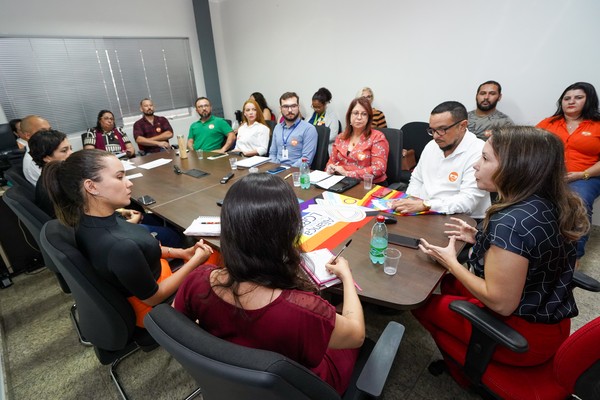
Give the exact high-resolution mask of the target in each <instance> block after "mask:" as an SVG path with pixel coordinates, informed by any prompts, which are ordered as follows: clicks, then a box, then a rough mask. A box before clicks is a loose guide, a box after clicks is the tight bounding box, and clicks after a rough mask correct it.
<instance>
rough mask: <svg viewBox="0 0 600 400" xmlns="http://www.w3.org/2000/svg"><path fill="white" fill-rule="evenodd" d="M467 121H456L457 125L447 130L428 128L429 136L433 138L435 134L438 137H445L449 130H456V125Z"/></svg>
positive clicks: (454, 124)
mask: <svg viewBox="0 0 600 400" xmlns="http://www.w3.org/2000/svg"><path fill="white" fill-rule="evenodd" d="M463 121H465V120H464V119H461V120H460V121H456V122H455V123H453V124H452V125H450V126H447V127H445V128H439V129H433V128H427V133H428V134H429V136H433V134H434V133H437V134H438V136H444V135H445V134H446V131H447V130H448V129H452V128H454V127H455V126H456V125H458V124H460V123H461V122H463Z"/></svg>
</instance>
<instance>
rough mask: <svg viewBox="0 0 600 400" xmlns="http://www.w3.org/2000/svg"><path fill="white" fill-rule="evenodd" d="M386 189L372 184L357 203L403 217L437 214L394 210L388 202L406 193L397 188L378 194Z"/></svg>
mask: <svg viewBox="0 0 600 400" xmlns="http://www.w3.org/2000/svg"><path fill="white" fill-rule="evenodd" d="M384 191H387V188H385V187H383V186H379V185H374V186H373V189H371V191H369V193H367V194H366V195H365V196H364V197H363V198H362V199H360V200H358V203H357V204H358V205H361V206H363V207H368V208H373V209H375V210H379V211H383V212H386V213H390V214H395V215H400V216H403V217H408V216H413V215H423V214H439V213H438V212H435V211H421V212H418V213H411V214H400V213H398V212H396V211H395V210H394V209H392V208H390V205H389V203H390V202H391V201H392V200H398V199H405V198H407V197H408V195H407V194H406V193H404V192H400V191H398V190H392V191H391V192H390V193H388V194H386V195H385V196H383V197H381V196H379V195H378V194H380V193H383V192H384Z"/></svg>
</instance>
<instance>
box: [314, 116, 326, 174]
mask: <svg viewBox="0 0 600 400" xmlns="http://www.w3.org/2000/svg"><path fill="white" fill-rule="evenodd" d="M315 128H317V150H316V152H315V158H313V161H312V164H311V165H310V169H318V170H319V171H324V170H325V166H326V165H327V161H329V131H330V130H329V128H328V127H326V126H325V125H319V126H315Z"/></svg>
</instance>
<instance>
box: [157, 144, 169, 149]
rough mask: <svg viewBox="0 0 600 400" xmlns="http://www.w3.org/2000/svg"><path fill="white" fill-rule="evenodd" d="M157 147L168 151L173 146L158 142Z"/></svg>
mask: <svg viewBox="0 0 600 400" xmlns="http://www.w3.org/2000/svg"><path fill="white" fill-rule="evenodd" d="M157 146H158V147H160V148H163V149H167V150H169V149H170V148H171V144H170V143H169V142H158V143H157Z"/></svg>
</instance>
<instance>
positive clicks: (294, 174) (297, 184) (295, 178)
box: [292, 172, 300, 187]
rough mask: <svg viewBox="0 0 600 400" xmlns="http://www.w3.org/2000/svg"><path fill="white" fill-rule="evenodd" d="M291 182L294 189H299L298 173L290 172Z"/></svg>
mask: <svg viewBox="0 0 600 400" xmlns="http://www.w3.org/2000/svg"><path fill="white" fill-rule="evenodd" d="M292 180H293V181H294V186H295V187H300V172H292Z"/></svg>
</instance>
